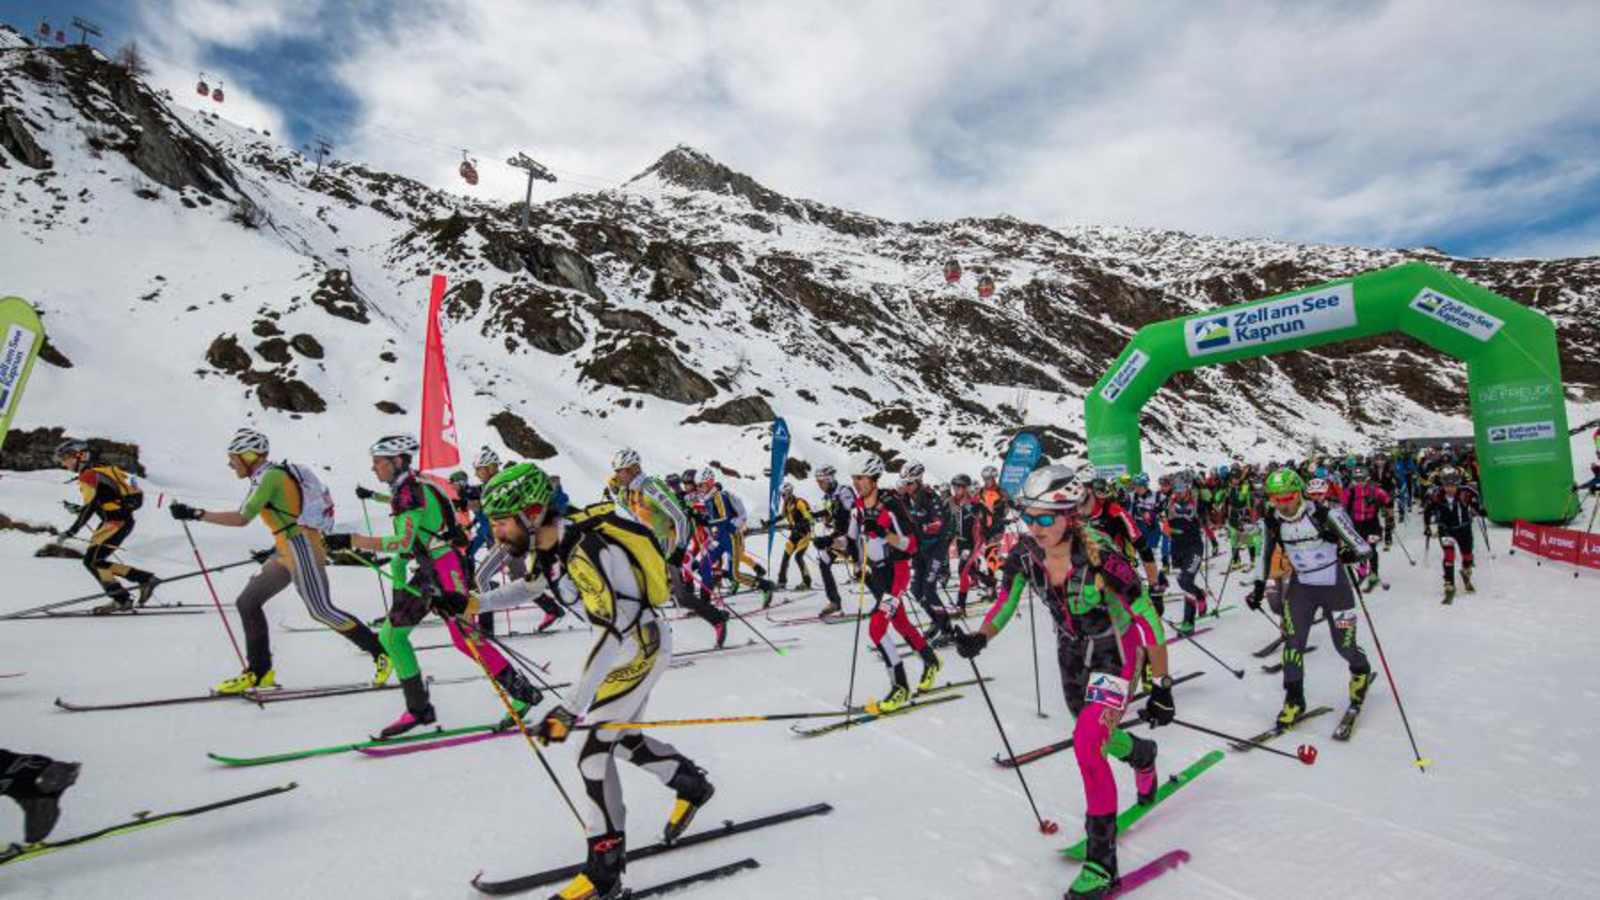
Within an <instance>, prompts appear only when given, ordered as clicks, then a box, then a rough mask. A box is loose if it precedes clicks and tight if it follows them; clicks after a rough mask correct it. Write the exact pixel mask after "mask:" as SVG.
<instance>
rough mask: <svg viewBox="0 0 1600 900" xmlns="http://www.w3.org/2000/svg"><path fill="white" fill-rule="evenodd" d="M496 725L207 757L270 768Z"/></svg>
mask: <svg viewBox="0 0 1600 900" xmlns="http://www.w3.org/2000/svg"><path fill="white" fill-rule="evenodd" d="M497 724H498V723H497ZM494 729H495V726H494V725H467V726H465V727H462V728H438V729H435V730H433V731H424V732H422V733H420V734H407V735H402V736H400V737H397V738H390V739H389V740H387V741H373V740H367V741H357V742H355V743H353V744H335V745H334V746H332V747H316V748H314V749H311V750H292V751H290V752H288V753H274V754H272V755H270V756H223V755H222V754H220V753H207V754H206V756H209V757H211V759H212V760H214V761H216V762H219V763H222V764H223V765H225V766H232V767H235V768H237V767H242V766H270V765H273V764H275V763H283V762H293V761H295V760H297V759H308V758H310V757H313V756H331V755H333V754H335V753H350V752H353V751H356V750H360V749H362V748H364V747H388V746H390V745H392V744H409V743H411V742H413V741H431V740H436V739H438V738H443V737H452V736H454V735H458V734H477V733H478V732H480V731H493V730H494Z"/></svg>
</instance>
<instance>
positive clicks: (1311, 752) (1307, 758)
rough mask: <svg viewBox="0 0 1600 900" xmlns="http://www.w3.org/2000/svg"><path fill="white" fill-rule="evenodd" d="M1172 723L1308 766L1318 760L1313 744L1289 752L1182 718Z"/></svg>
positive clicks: (1302, 745)
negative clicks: (1285, 757)
mask: <svg viewBox="0 0 1600 900" xmlns="http://www.w3.org/2000/svg"><path fill="white" fill-rule="evenodd" d="M1172 724H1174V725H1182V726H1183V727H1185V728H1187V729H1189V730H1191V731H1198V732H1200V733H1201V734H1209V735H1211V736H1212V737H1219V738H1222V739H1223V740H1226V741H1232V742H1234V743H1235V744H1239V745H1240V746H1248V747H1254V748H1255V749H1257V750H1265V751H1267V752H1268V753H1276V754H1278V755H1279V756H1287V757H1288V758H1290V759H1293V760H1297V761H1299V762H1301V763H1304V764H1305V765H1308V766H1309V765H1312V764H1314V763H1315V762H1316V761H1317V748H1316V747H1314V746H1312V745H1311V744H1301V745H1300V746H1299V747H1298V748H1297V749H1296V750H1295V752H1293V753H1289V752H1287V751H1285V750H1279V749H1278V748H1277V747H1271V746H1268V745H1266V744H1263V743H1261V742H1259V741H1252V740H1250V739H1249V738H1242V737H1237V736H1235V735H1231V734H1223V733H1222V732H1220V731H1213V730H1211V729H1210V728H1207V727H1205V726H1204V725H1196V724H1194V723H1193V722H1185V721H1184V720H1182V719H1173V720H1172Z"/></svg>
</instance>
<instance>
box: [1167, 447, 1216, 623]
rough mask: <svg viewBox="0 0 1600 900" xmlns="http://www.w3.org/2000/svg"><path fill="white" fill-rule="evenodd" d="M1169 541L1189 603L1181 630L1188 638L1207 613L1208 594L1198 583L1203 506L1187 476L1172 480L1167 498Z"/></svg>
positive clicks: (1202, 550)
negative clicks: (1201, 506) (1170, 492)
mask: <svg viewBox="0 0 1600 900" xmlns="http://www.w3.org/2000/svg"><path fill="white" fill-rule="evenodd" d="M1162 520H1163V525H1164V528H1165V530H1166V534H1167V538H1168V539H1169V540H1170V541H1171V546H1172V565H1173V568H1174V569H1176V570H1177V573H1178V587H1180V588H1182V589H1183V593H1184V596H1185V598H1186V602H1185V603H1184V605H1183V620H1182V622H1181V623H1180V624H1179V626H1178V630H1179V631H1180V632H1183V633H1185V634H1188V633H1192V632H1193V631H1194V623H1195V618H1196V617H1197V616H1200V615H1203V614H1204V613H1205V611H1206V591H1205V588H1203V587H1201V586H1200V584H1199V582H1197V581H1196V580H1195V575H1197V574H1198V573H1199V572H1200V567H1201V566H1202V565H1203V564H1204V563H1205V554H1206V541H1205V532H1204V530H1203V520H1202V518H1201V513H1200V503H1199V500H1198V498H1196V497H1195V493H1194V480H1193V478H1192V477H1191V476H1190V475H1189V473H1187V472H1179V473H1178V474H1177V475H1175V476H1174V477H1173V479H1172V494H1171V495H1170V496H1169V497H1168V498H1167V504H1166V508H1165V510H1164V512H1163V515H1162Z"/></svg>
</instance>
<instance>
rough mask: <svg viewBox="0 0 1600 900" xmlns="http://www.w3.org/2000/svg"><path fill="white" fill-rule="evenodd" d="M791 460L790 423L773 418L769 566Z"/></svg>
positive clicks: (768, 506)
mask: <svg viewBox="0 0 1600 900" xmlns="http://www.w3.org/2000/svg"><path fill="white" fill-rule="evenodd" d="M788 462H789V423H788V422H785V421H784V420H783V418H782V417H781V416H780V417H779V418H776V419H773V420H772V475H771V476H770V478H769V479H768V485H767V509H768V512H767V568H769V569H770V568H772V541H773V539H774V538H776V537H777V535H778V510H779V509H780V504H781V503H782V502H783V500H782V498H781V497H780V496H779V492H780V491H782V490H783V467H784V465H785V464H786V463H788Z"/></svg>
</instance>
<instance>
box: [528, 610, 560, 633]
mask: <svg viewBox="0 0 1600 900" xmlns="http://www.w3.org/2000/svg"><path fill="white" fill-rule="evenodd" d="M565 616H566V612H564V611H563V610H559V609H558V610H556V611H555V612H547V613H545V614H544V620H543V621H541V622H540V623H539V627H538V628H536V629H535V631H537V632H539V633H543V632H544V631H545V629H547V628H549V627H550V626H551V625H554V624H555V623H556V622H558V621H560V620H561V619H562V618H564V617H565Z"/></svg>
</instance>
